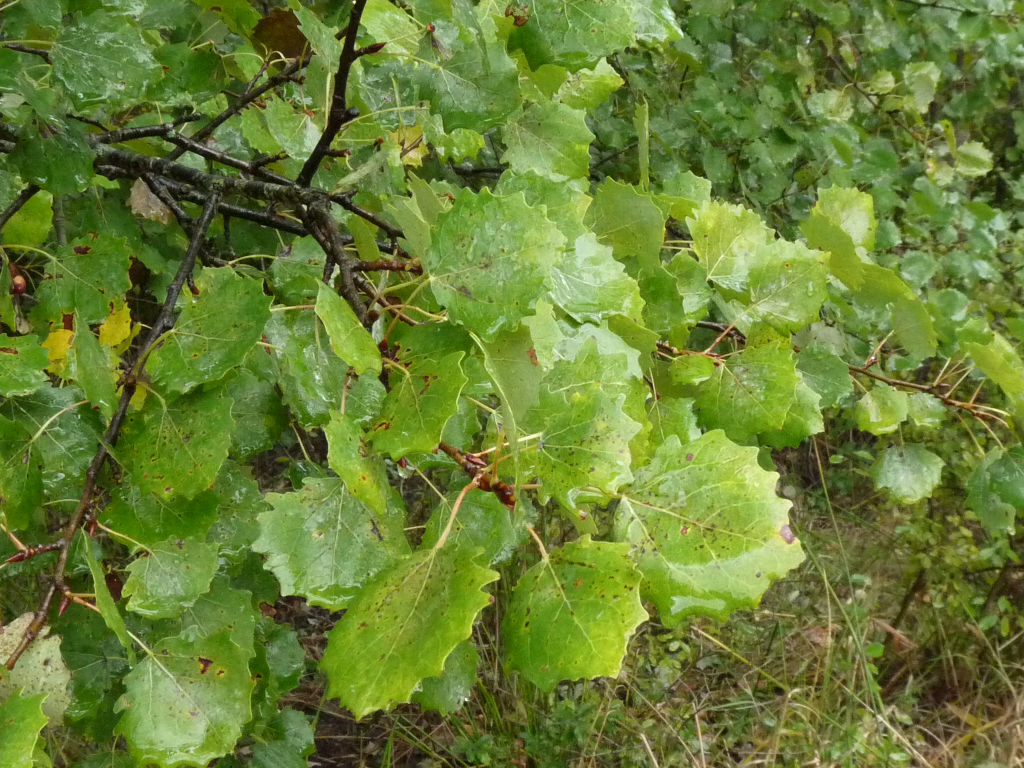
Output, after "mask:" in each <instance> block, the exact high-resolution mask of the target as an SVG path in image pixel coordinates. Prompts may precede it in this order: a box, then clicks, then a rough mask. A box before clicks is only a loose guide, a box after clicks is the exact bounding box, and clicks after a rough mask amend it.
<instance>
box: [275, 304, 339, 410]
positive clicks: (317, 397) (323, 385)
mask: <svg viewBox="0 0 1024 768" xmlns="http://www.w3.org/2000/svg"><path fill="white" fill-rule="evenodd" d="M316 323H317V321H316V316H315V315H314V314H313V313H312V312H304V311H291V312H273V313H271V317H270V320H269V321H268V322H267V327H266V335H267V339H268V340H269V342H270V344H271V345H272V346H273V353H274V358H275V360H276V361H277V362H278V364H279V365H280V373H279V375H278V377H277V383H278V386H280V388H281V391H282V393H283V395H284V397H283V400H284V403H285V405H287V406H288V407H289V408H290V409H291V411H292V413H293V414H295V417H296V419H297V420H298V422H299V425H300V426H302V427H305V428H309V427H313V426H320V425H323V424H326V423H327V422H328V420H329V419H330V417H331V412H332V411H336V410H338V409H340V408H341V402H342V396H343V394H344V392H345V384H346V381H347V380H348V378H349V367H348V364H346V363H344V362H343V361H342V360H341V359H339V358H338V356H337V355H335V354H334V352H332V351H331V349H330V346H329V342H328V339H327V338H326V334H323V333H318V329H317V325H316Z"/></svg>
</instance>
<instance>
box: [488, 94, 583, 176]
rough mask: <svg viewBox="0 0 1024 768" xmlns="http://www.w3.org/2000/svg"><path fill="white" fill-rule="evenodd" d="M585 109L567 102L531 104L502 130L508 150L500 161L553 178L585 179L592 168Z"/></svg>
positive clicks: (520, 169)
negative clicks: (574, 107) (569, 104)
mask: <svg viewBox="0 0 1024 768" xmlns="http://www.w3.org/2000/svg"><path fill="white" fill-rule="evenodd" d="M593 140H594V134H593V133H591V132H590V129H589V128H587V122H586V112H584V111H583V110H582V109H573V108H572V107H569V106H566V105H565V104H558V103H556V102H546V103H538V104H531V105H530V106H529V107H528V108H527V109H526V111H525V112H524V113H523V115H522V116H521V117H520V118H519V119H518V120H517V121H516V122H514V123H506V124H505V127H504V129H503V130H502V141H503V142H504V144H505V147H506V150H505V153H504V154H503V155H502V156H501V161H502V162H503V163H505V164H507V165H508V166H509V168H511V169H512V170H513V171H514V172H517V173H525V172H527V171H535V172H536V173H538V174H540V175H542V176H548V177H549V178H552V179H557V180H561V179H566V178H569V179H575V178H584V177H586V176H587V174H588V173H589V170H590V142H592V141H593Z"/></svg>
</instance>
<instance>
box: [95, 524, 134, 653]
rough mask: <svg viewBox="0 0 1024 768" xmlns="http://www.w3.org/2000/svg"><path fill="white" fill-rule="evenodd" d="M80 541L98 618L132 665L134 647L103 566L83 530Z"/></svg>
mask: <svg viewBox="0 0 1024 768" xmlns="http://www.w3.org/2000/svg"><path fill="white" fill-rule="evenodd" d="M82 539H83V541H84V546H83V547H82V552H83V554H84V556H85V561H86V562H87V563H88V564H89V574H90V575H91V576H92V589H93V593H94V594H95V595H96V608H97V610H99V613H100V616H102V617H103V623H104V624H106V625H107V628H108V629H109V630H110V631H111V632H113V633H114V634H115V635H117V639H118V640H119V641H120V643H121V645H122V646H123V647H124V649H125V650H126V651H127V652H128V656H129V659H130V660H131V662H132V663H133V664H134V663H135V647H134V646H133V645H132V641H131V640H130V639H129V638H128V628H127V627H126V626H125V623H124V618H123V617H122V616H121V613H120V612H119V611H118V610H117V604H116V603H115V602H114V597H113V595H111V594H110V588H109V587H108V586H107V579H106V574H104V572H103V566H102V565H101V564H100V561H99V560H97V559H96V555H95V554H93V548H92V542H90V541H89V540H87V539H86V534H85V531H84V530H83V531H82Z"/></svg>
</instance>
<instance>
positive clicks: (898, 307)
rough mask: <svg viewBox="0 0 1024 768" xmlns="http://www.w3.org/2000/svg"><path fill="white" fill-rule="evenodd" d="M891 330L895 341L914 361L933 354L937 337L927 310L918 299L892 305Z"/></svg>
mask: <svg viewBox="0 0 1024 768" xmlns="http://www.w3.org/2000/svg"><path fill="white" fill-rule="evenodd" d="M892 328H893V331H895V335H896V339H897V341H899V343H900V344H902V345H903V348H904V349H905V350H907V354H908V355H910V356H911V357H912V358H914V359H915V360H923V359H924V358H926V357H931V356H932V355H934V354H935V348H936V345H937V343H938V337H937V336H936V335H935V328H934V326H932V317H931V315H930V314H929V313H928V308H927V307H925V305H924V303H923V302H922V301H921V300H920V299H917V298H916V297H915V299H914V300H913V301H897V302H895V303H894V304H893V306H892Z"/></svg>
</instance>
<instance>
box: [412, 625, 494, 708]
mask: <svg viewBox="0 0 1024 768" xmlns="http://www.w3.org/2000/svg"><path fill="white" fill-rule="evenodd" d="M479 664H480V654H479V653H477V650H476V645H474V644H473V641H472V640H463V641H462V642H461V643H459V644H458V645H457V646H455V650H454V651H452V652H451V653H450V654H448V658H447V659H445V661H444V672H443V673H441V675H440V676H439V677H427V678H424V679H423V681H422V682H421V683H420V688H419V690H418V691H416V693H414V694H413V695H412V701H413V703H415V704H419V705H420V706H421V707H423V708H424V709H426V710H430V711H432V712H437V713H438V714H439V715H441V717H447V716H448V715H450V714H452V713H453V712H456V711H458V710H459V709H461V708H462V705H463V704H464V703H465V702H466V701H468V700H469V694H470V693H472V691H473V686H475V685H476V669H477V666H478V665H479Z"/></svg>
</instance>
